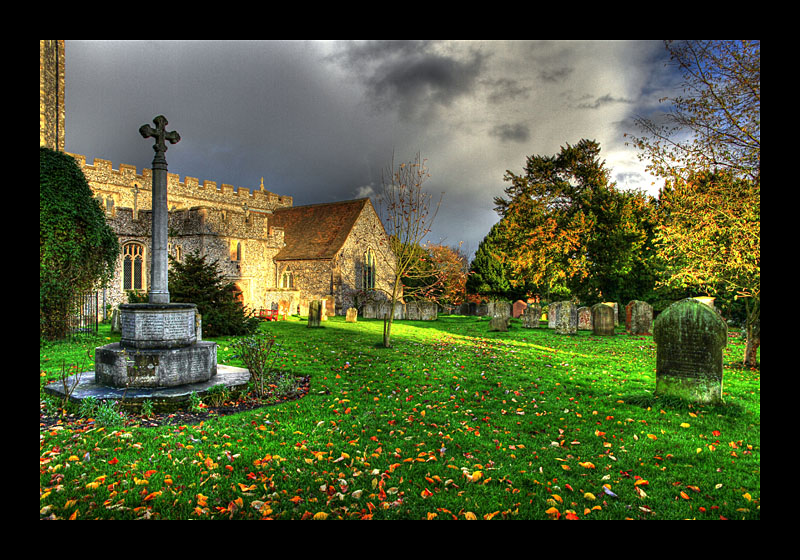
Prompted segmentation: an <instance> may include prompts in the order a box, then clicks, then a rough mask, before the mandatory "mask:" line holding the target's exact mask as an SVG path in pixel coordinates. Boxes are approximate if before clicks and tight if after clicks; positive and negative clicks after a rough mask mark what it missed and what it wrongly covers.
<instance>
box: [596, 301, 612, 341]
mask: <svg viewBox="0 0 800 560" xmlns="http://www.w3.org/2000/svg"><path fill="white" fill-rule="evenodd" d="M592 334H595V335H598V336H612V335H613V334H614V308H613V307H611V306H609V305H607V304H605V303H598V304H595V305H593V306H592Z"/></svg>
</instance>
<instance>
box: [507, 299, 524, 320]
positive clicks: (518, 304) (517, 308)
mask: <svg viewBox="0 0 800 560" xmlns="http://www.w3.org/2000/svg"><path fill="white" fill-rule="evenodd" d="M527 308H528V303H527V302H525V301H522V300H521V299H518V300H517V301H515V302H514V305H512V306H511V316H512V317H514V318H515V319H519V318H520V317H522V314H523V313H524V312H525V310H526V309H527Z"/></svg>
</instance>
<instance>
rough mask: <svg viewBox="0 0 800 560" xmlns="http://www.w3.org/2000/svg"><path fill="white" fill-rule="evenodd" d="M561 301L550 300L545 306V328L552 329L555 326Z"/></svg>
mask: <svg viewBox="0 0 800 560" xmlns="http://www.w3.org/2000/svg"><path fill="white" fill-rule="evenodd" d="M562 303H563V302H561V301H552V302H550V304H549V305H548V306H547V328H548V329H554V328H556V320H557V319H558V313H559V311H560V309H561V304H562Z"/></svg>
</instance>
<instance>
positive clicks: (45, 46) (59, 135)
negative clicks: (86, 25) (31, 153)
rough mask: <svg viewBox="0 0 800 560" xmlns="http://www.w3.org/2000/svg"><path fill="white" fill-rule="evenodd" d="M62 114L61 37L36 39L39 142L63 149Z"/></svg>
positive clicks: (62, 60)
mask: <svg viewBox="0 0 800 560" xmlns="http://www.w3.org/2000/svg"><path fill="white" fill-rule="evenodd" d="M64 117H65V112H64V40H63V39H61V40H40V41H39V145H40V146H45V147H47V148H50V149H52V150H59V151H62V152H63V151H64V130H65V128H64V125H65V118H64Z"/></svg>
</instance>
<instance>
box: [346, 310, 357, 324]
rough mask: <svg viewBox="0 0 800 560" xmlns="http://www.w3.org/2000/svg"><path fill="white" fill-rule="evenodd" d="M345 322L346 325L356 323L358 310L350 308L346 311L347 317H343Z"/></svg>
mask: <svg viewBox="0 0 800 560" xmlns="http://www.w3.org/2000/svg"><path fill="white" fill-rule="evenodd" d="M344 320H345V322H347V323H355V322H356V321H358V309H356V308H355V307H350V308H348V310H347V316H346V317H345V319H344Z"/></svg>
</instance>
